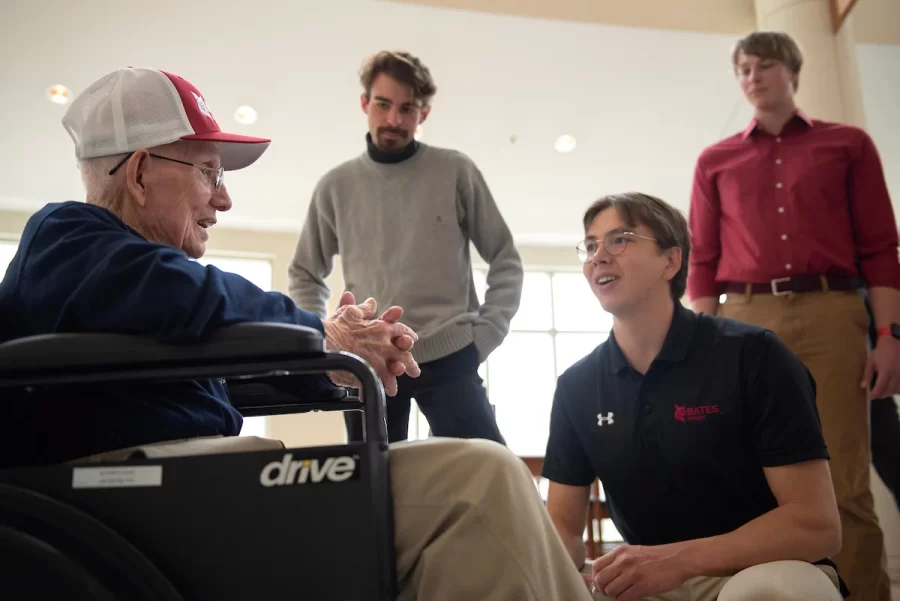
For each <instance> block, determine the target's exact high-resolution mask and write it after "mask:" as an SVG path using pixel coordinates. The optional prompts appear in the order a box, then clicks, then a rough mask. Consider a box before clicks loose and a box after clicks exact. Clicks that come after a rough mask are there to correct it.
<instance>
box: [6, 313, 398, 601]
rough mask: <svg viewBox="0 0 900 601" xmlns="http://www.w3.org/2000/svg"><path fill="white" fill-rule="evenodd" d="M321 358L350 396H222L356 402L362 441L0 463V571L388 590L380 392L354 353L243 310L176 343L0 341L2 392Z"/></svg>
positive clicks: (109, 588)
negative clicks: (353, 393)
mask: <svg viewBox="0 0 900 601" xmlns="http://www.w3.org/2000/svg"><path fill="white" fill-rule="evenodd" d="M327 371H346V372H349V373H351V374H353V375H354V376H355V377H356V378H357V379H358V380H359V381H360V383H361V385H362V390H363V392H364V394H363V395H362V399H363V400H362V401H360V400H359V399H351V398H349V397H346V396H344V398H339V397H340V396H343V395H345V393H343V392H342V393H341V394H338V395H335V397H334V398H328V399H315V400H307V401H303V400H300V399H296V398H293V397H291V396H290V395H285V394H279V395H274V396H275V397H277V398H276V399H275V400H274V401H272V400H269V401H264V402H262V403H259V402H253V403H246V404H241V400H240V397H237V398H236V399H233V404H234V406H235V407H236V408H237V409H238V410H239V411H240V412H241V413H242V414H243V415H244V416H246V417H250V416H261V415H278V414H285V413H297V412H306V411H314V410H325V411H333V410H348V409H349V410H359V409H362V410H363V411H364V414H365V425H366V428H365V430H366V435H365V440H364V441H363V442H350V443H348V444H346V445H334V446H325V447H311V448H293V449H291V448H286V449H284V450H283V451H282V450H277V451H254V452H246V453H228V454H221V455H201V456H184V457H167V458H162V459H152V458H150V459H139V460H129V461H123V462H106V463H102V464H93V463H92V464H90V465H86V464H82V463H75V464H65V465H48V466H37V467H35V466H22V467H12V468H8V469H4V470H0V572H2V571H5V572H7V573H6V574H4V576H5V577H6V578H3V579H2V580H3V581H6V582H10V581H12V580H10V579H13V580H14V579H15V578H19V580H20V581H22V582H32V583H40V582H45V581H46V579H47V578H49V577H51V576H50V574H57V575H58V578H59V583H60V586H63V585H64V588H63V589H62V590H67V591H68V592H69V594H70V597H69V598H77V594H76V592H77V591H81V592H80V593H79V594H83V596H84V598H94V599H125V598H128V599H147V600H148V601H151V600H152V601H162V600H175V599H184V600H189V601H206V600H210V601H212V600H213V599H215V600H218V601H238V600H245V599H247V600H249V599H254V600H256V599H266V600H276V599H298V598H300V599H315V600H317V601H319V600H324V599H346V600H350V599H379V600H388V599H391V600H392V599H395V598H396V595H397V584H396V568H395V552H394V529H393V528H394V524H393V507H392V499H391V492H390V472H389V461H388V443H387V429H386V424H385V417H384V415H385V411H384V409H385V397H384V390H383V388H382V386H381V383H380V381H379V380H378V378H377V376H376V375H375V373H374V372H373V370H372V369H371V368H370V367H369V366H368V365H367V364H366V363H365V362H363V361H362V360H361V359H360V358H358V357H356V356H353V355H350V354H348V353H336V352H327V351H326V349H325V346H324V339H323V337H322V335H321V333H319V332H318V331H317V330H313V329H311V328H306V327H302V326H295V325H285V324H271V323H249V324H237V325H234V326H229V327H227V328H223V329H222V330H220V331H219V332H216V333H215V334H214V335H212V336H211V337H210V338H209V339H208V340H205V341H203V342H201V343H190V344H174V343H171V344H164V343H158V342H154V341H152V340H148V339H146V338H142V337H135V336H127V335H116V334H55V335H47V336H34V337H30V338H25V339H19V340H13V341H10V342H7V343H5V344H2V345H0V397H2V396H3V394H4V392H6V391H10V390H18V391H19V392H20V393H21V394H25V395H26V397H27V395H28V394H29V391H33V390H35V389H37V388H42V387H46V386H73V385H79V384H88V383H91V384H97V383H104V382H112V381H116V382H124V381H129V382H148V381H152V382H155V383H159V382H163V381H184V380H198V379H209V378H225V379H226V380H227V381H230V382H237V383H246V382H248V381H252V380H253V379H256V378H261V377H265V378H291V377H293V376H300V375H309V374H320V373H323V372H327ZM23 391H24V392H23ZM13 427H14V425H13ZM361 506H362V507H363V508H365V509H364V511H360V510H359V508H360V507H361ZM330 541H336V544H335V543H332V542H330ZM347 541H355V542H354V545H353V547H352V550H348V549H347V548H346V545H347ZM350 560H357V563H356V564H353V565H352V567H349V566H350V565H351V564H350ZM11 566H14V567H11ZM348 572H349V574H348ZM348 576H349V577H348ZM65 587H68V588H65ZM73 587H74V588H73ZM79 587H80V588H79ZM33 593H34V591H33V590H32V591H29V593H28V594H29V598H30V597H32V596H33Z"/></svg>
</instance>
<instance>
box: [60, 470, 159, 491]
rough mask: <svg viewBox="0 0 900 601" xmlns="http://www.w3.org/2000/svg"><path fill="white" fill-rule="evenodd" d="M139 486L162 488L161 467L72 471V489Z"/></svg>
mask: <svg viewBox="0 0 900 601" xmlns="http://www.w3.org/2000/svg"><path fill="white" fill-rule="evenodd" d="M139 486H162V466H161V465H141V466H131V467H128V466H122V467H76V468H75V469H73V470H72V488H133V487H139Z"/></svg>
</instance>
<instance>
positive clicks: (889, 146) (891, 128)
mask: <svg viewBox="0 0 900 601" xmlns="http://www.w3.org/2000/svg"><path fill="white" fill-rule="evenodd" d="M856 55H857V67H858V69H859V79H860V85H861V87H862V95H863V107H864V109H865V116H866V129H867V131H868V132H869V134H870V135H871V136H872V139H873V140H874V141H875V144H876V145H877V146H878V150H879V152H880V154H881V161H882V164H883V166H884V171H885V178H886V179H887V183H888V190H889V191H890V193H891V199H892V201H893V205H894V213H895V215H897V216H900V119H898V116H897V110H898V108H900V45H875V44H859V45H857V47H856ZM872 493H873V494H874V496H875V509H876V511H877V512H878V516H879V519H880V520H881V528H882V530H883V532H884V535H885V547H886V549H887V554H888V566H889V570H890V572H891V579H892V580H893V581H894V582H900V514H898V512H897V506H896V505H895V504H894V501H893V499H892V498H891V496H890V493H889V492H888V491H887V489H886V488H885V487H884V484H883V483H882V482H881V480H880V479H879V478H878V475H877V474H876V473H875V470H872Z"/></svg>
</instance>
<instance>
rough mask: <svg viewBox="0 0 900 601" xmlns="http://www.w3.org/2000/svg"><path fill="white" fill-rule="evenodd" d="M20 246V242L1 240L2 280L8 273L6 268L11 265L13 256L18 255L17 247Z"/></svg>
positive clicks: (0, 268) (0, 269)
mask: <svg viewBox="0 0 900 601" xmlns="http://www.w3.org/2000/svg"><path fill="white" fill-rule="evenodd" d="M18 248H19V243H18V242H12V241H9V240H0V280H2V279H3V277H4V276H5V275H6V269H7V268H8V267H9V264H10V262H11V261H12V260H13V257H14V256H16V249H18Z"/></svg>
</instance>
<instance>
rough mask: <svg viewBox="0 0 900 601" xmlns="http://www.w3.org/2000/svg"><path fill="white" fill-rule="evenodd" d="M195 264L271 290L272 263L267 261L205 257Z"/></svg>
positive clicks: (245, 258) (230, 257) (246, 258)
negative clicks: (219, 270) (209, 267)
mask: <svg viewBox="0 0 900 601" xmlns="http://www.w3.org/2000/svg"><path fill="white" fill-rule="evenodd" d="M197 262H198V263H200V264H202V265H215V266H216V267H218V268H219V269H221V270H222V271H227V272H230V273H236V274H238V275H239V276H241V277H243V278H245V279H247V280H250V281H251V282H253V283H254V284H256V286H258V287H259V288H262V289H263V290H266V291H269V290H271V289H272V261H270V260H268V259H259V258H249V257H232V256H215V255H205V256H204V257H202V258H200V259H198V260H197Z"/></svg>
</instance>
